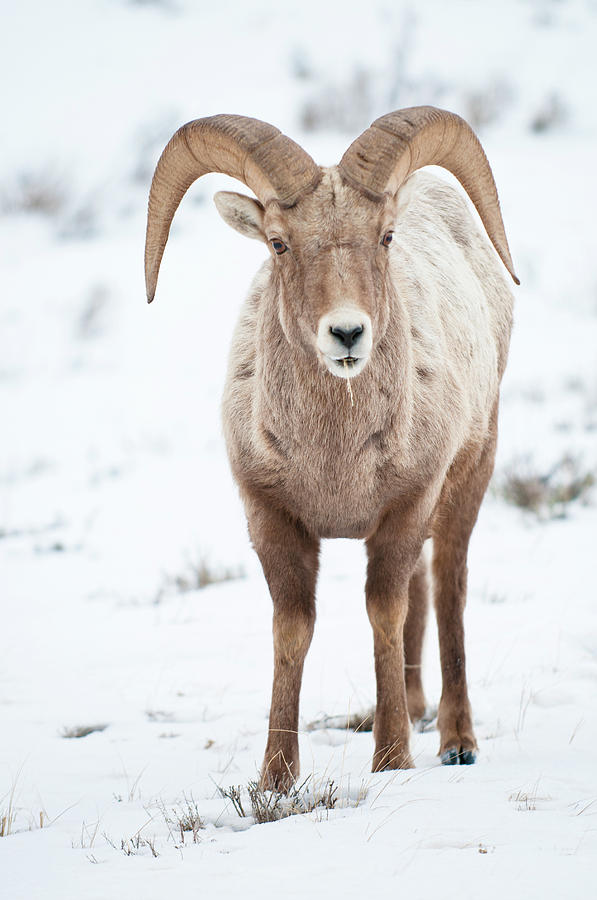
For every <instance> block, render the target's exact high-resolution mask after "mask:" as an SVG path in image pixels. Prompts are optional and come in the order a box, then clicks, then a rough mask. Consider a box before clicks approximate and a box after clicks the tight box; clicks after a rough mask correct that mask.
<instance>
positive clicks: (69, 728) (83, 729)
mask: <svg viewBox="0 0 597 900" xmlns="http://www.w3.org/2000/svg"><path fill="white" fill-rule="evenodd" d="M107 727H108V726H107V724H101V725H65V726H64V728H63V729H62V730H61V732H60V737H63V738H68V739H69V740H70V739H72V738H84V737H87V735H88V734H93V732H94V731H105V730H106V728H107Z"/></svg>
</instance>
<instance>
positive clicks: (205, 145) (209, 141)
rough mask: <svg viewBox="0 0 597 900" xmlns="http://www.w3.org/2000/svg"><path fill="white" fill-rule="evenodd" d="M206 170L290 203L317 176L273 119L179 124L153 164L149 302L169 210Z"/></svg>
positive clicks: (259, 194)
mask: <svg viewBox="0 0 597 900" xmlns="http://www.w3.org/2000/svg"><path fill="white" fill-rule="evenodd" d="M208 172H221V173H223V174H225V175H231V176H232V177H233V178H238V180H239V181H242V182H244V184H246V185H247V187H249V188H250V189H251V190H252V191H253V193H254V194H255V195H256V196H257V197H258V199H259V200H260V201H261V202H262V203H263V204H265V203H267V202H268V201H269V200H272V199H276V200H277V201H278V202H279V203H280V204H281V206H283V207H290V206H294V204H295V203H296V202H297V200H298V199H299V198H300V197H301V196H303V194H306V193H309V191H311V190H313V189H314V188H315V187H316V186H317V184H318V183H319V180H320V178H321V171H320V169H319V167H318V166H317V165H316V164H315V163H314V162H313V160H312V159H311V157H310V156H309V154H308V153H306V152H305V151H304V150H303V149H302V147H299V145H298V144H295V142H294V141H291V140H290V138H288V137H286V135H284V134H282V133H281V132H280V131H279V130H278V129H277V128H274V127H273V125H268V124H267V123H266V122H261V121H260V120H259V119H250V118H247V117H246V116H232V115H219V116H209V117H208V118H205V119H195V120H194V121H193V122H187V124H186V125H183V126H182V128H179V129H178V131H177V132H176V134H174V135H173V137H172V138H171V139H170V141H169V142H168V144H167V145H166V147H165V148H164V152H163V153H162V155H161V157H160V159H159V162H158V164H157V167H156V170H155V173H154V176H153V181H152V184H151V191H150V193H149V209H148V214H147V234H146V239H145V284H146V287H147V302H148V303H151V301H152V300H153V298H154V296H155V289H156V284H157V280H158V273H159V270H160V263H161V261H162V255H163V253H164V247H165V246H166V241H167V240H168V234H169V231H170V225H171V224H172V219H173V218H174V213H175V212H176V210H177V209H178V206H179V204H180V201H181V200H182V198H183V197H184V195H185V193H186V191H187V190H188V189H189V187H190V186H191V185H192V183H193V182H194V181H196V180H197V178H200V177H201V176H202V175H206V174H207V173H208Z"/></svg>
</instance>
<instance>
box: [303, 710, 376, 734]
mask: <svg viewBox="0 0 597 900" xmlns="http://www.w3.org/2000/svg"><path fill="white" fill-rule="evenodd" d="M374 718H375V707H374V706H372V707H370V708H369V709H366V710H362V711H361V712H356V713H349V714H347V715H343V716H322V717H321V719H315V721H313V722H309V724H308V725H307V728H306V730H307V731H320V730H324V729H326V728H339V729H343V730H345V731H373V720H374Z"/></svg>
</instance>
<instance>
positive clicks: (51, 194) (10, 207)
mask: <svg viewBox="0 0 597 900" xmlns="http://www.w3.org/2000/svg"><path fill="white" fill-rule="evenodd" d="M67 201H68V191H67V188H66V180H65V177H64V175H63V174H62V173H61V172H59V171H57V170H52V169H51V168H49V167H46V168H44V169H40V170H38V171H30V172H22V173H21V174H20V175H18V176H17V178H16V180H15V183H14V185H13V186H12V187H11V188H10V190H4V191H2V194H1V196H0V207H1V208H2V211H3V212H5V213H39V214H41V215H43V216H48V217H50V218H51V217H54V216H57V215H58V214H59V213H61V212H62V211H63V210H64V208H65V206H66V203H67Z"/></svg>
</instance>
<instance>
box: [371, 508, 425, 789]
mask: <svg viewBox="0 0 597 900" xmlns="http://www.w3.org/2000/svg"><path fill="white" fill-rule="evenodd" d="M411 517H412V516H411V515H409V514H407V513H404V512H403V513H402V515H399V514H398V513H394V512H391V513H388V515H386V516H385V518H384V519H383V520H382V522H381V524H380V526H379V528H378V530H377V532H376V533H375V534H374V535H373V536H372V537H371V538H370V539H369V540H368V541H367V551H368V555H369V564H368V568H367V587H366V591H367V613H368V615H369V621H370V622H371V626H372V628H373V646H374V653H375V676H376V679H377V705H376V710H375V724H374V729H373V731H374V736H375V753H374V756H373V771H374V772H378V771H381V770H382V769H408V768H411V767H412V765H413V763H412V759H411V756H410V752H409V737H410V719H409V715H408V705H407V698H406V686H405V680H404V639H403V638H404V634H403V633H404V623H405V620H406V616H407V613H408V590H409V581H410V578H411V575H412V573H413V570H414V568H415V565H416V563H417V560H418V558H419V554H420V552H421V547H422V545H423V539H422V538H419V536H418V530H419V529H416V530H415V531H414V532H412V533H408V530H407V532H406V534H405V525H407V524H408V520H409V519H410V518H411Z"/></svg>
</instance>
